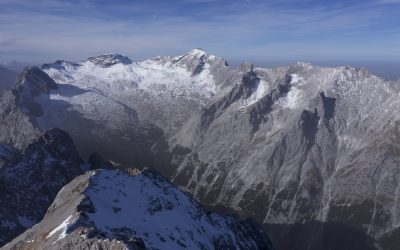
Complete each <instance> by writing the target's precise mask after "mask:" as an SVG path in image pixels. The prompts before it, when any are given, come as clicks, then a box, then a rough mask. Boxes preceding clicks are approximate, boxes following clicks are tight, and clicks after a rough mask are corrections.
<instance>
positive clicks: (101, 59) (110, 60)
mask: <svg viewBox="0 0 400 250" xmlns="http://www.w3.org/2000/svg"><path fill="white" fill-rule="evenodd" d="M87 61H90V62H92V63H94V64H96V65H99V66H102V67H109V66H112V65H115V64H119V63H121V64H131V63H132V60H131V59H129V57H127V56H125V55H120V54H115V53H113V54H104V55H100V56H96V57H89V58H88V59H87Z"/></svg>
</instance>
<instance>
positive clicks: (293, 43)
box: [0, 0, 400, 62]
mask: <svg viewBox="0 0 400 250" xmlns="http://www.w3.org/2000/svg"><path fill="white" fill-rule="evenodd" d="M399 12H400V0H366V1H356V0H346V1H345V0H339V1H331V0H329V1H323V2H321V1H317V0H296V1H294V0H280V1H278V0H272V1H268V2H266V1H262V0H243V1H224V0H175V1H161V0H155V1H128V0H117V1H112V2H110V1H104V0H98V1H93V0H69V1H61V0H41V1H30V0H1V1H0V33H1V34H2V35H1V37H0V62H1V61H11V60H17V61H23V62H25V61H26V62H38V61H40V62H42V61H44V62H51V61H54V60H56V59H64V60H71V61H77V60H81V59H84V58H87V57H89V56H93V55H98V54H103V53H108V52H118V53H122V54H126V55H129V56H130V57H132V59H134V60H141V59H145V58H151V57H155V56H158V55H179V54H181V53H182V52H183V51H188V50H190V49H193V48H197V47H201V48H204V49H205V50H206V51H207V52H209V53H210V54H216V55H219V56H223V57H225V58H228V59H229V60H230V61H238V60H251V61H265V60H268V61H273V62H278V61H297V60H301V61H311V62H313V61H348V60H350V59H351V61H357V62H363V61H396V60H397V61H399V60H400V19H399V18H398V16H399Z"/></svg>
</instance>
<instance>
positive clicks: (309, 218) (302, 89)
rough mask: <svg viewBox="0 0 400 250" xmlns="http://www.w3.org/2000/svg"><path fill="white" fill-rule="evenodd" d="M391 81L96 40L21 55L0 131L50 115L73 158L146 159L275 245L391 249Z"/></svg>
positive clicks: (395, 232)
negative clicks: (151, 52) (29, 61)
mask: <svg viewBox="0 0 400 250" xmlns="http://www.w3.org/2000/svg"><path fill="white" fill-rule="evenodd" d="M399 93H400V92H399V85H398V83H395V82H389V81H385V80H384V79H382V78H379V77H376V76H374V75H372V74H370V73H369V72H368V71H366V70H365V69H358V68H351V67H338V68H326V67H319V66H313V65H310V64H307V63H296V64H293V65H289V66H287V67H280V68H273V69H267V68H261V67H257V66H255V65H252V64H251V63H244V64H242V65H240V66H239V67H230V66H229V65H228V63H227V62H226V61H225V60H224V59H223V58H220V57H217V56H215V55H209V54H207V53H206V52H205V51H203V50H201V49H195V50H192V51H190V52H188V53H186V54H184V55H181V56H168V57H157V58H154V59H149V60H145V61H140V62H134V61H132V60H131V59H129V58H128V57H126V56H123V55H118V54H107V55H101V56H97V57H91V58H88V59H87V60H84V61H81V62H68V61H61V60H60V61H56V62H54V63H48V64H44V65H43V66H42V68H41V69H39V68H36V67H32V68H27V69H25V70H24V72H22V73H21V74H20V75H19V77H18V79H17V81H16V82H15V84H14V86H13V88H12V89H10V90H8V91H6V92H5V93H4V94H3V96H2V97H1V98H0V113H1V116H0V121H1V122H0V142H2V143H4V144H7V145H8V146H7V147H10V146H12V147H13V148H15V150H19V151H24V150H26V148H28V147H29V146H28V145H30V144H31V143H32V142H33V141H35V140H37V138H39V137H40V135H41V134H42V133H43V132H44V131H46V130H48V129H51V128H59V129H62V130H64V131H66V132H67V133H68V134H69V135H70V136H71V138H72V139H73V141H74V142H75V144H76V147H77V151H78V152H79V153H80V155H81V156H82V158H83V161H87V160H88V159H89V158H90V155H91V154H92V153H93V152H97V153H98V154H99V155H101V156H102V157H104V159H105V160H106V161H110V162H111V163H112V165H113V166H116V167H118V168H120V169H125V168H132V167H137V168H141V169H143V168H144V167H151V168H153V169H155V170H156V171H158V172H159V173H161V174H162V175H163V176H164V177H165V178H166V179H168V180H169V181H171V182H172V183H173V184H174V185H176V186H178V187H179V188H180V189H181V190H183V191H184V192H186V193H188V194H190V196H191V197H192V198H193V199H195V200H198V201H199V202H200V203H201V204H202V205H203V206H205V207H206V208H207V209H211V210H214V211H218V212H220V213H225V214H226V213H235V214H238V215H239V216H240V217H242V218H251V219H254V220H256V221H257V222H258V223H259V224H261V225H262V227H263V229H264V230H265V232H267V234H268V235H269V237H270V238H271V241H272V244H273V245H274V246H275V248H276V249H396V247H397V246H398V244H399V243H400V242H399V237H398V236H399V233H400V229H399V226H400V224H399V218H400V214H399V211H400V210H399V209H398V207H399V205H400V203H399V200H398V198H397V197H398V190H399V181H400V180H399V178H400V172H399V171H398V168H397V166H398V165H399V158H398V155H399V153H400V148H399V145H400V144H399V143H400V131H399V122H400V114H399V110H400V109H399V108H400V99H399ZM92 173H95V175H96V174H98V175H99V176H100V177H101V176H103V175H107V174H106V173H108V172H107V171H105V172H102V171H100V172H92ZM116 173H118V174H115V175H116V176H119V175H120V173H119V172H116ZM145 173H146V171H145ZM84 176H86V178H90V177H88V174H86V175H84ZM100 177H99V178H100ZM82 178H83V179H82V180H81V181H82V183H86V182H87V180H84V177H82ZM118 178H119V177H118ZM76 185H78V184H76ZM82 185H84V184H82ZM99 185H101V184H99ZM89 186H90V185H89ZM82 192H84V191H82ZM59 195H62V193H59ZM79 195H80V194H79V192H78V193H77V194H76V196H79ZM74 199H76V200H74V202H78V200H79V199H78V198H76V197H74ZM93 199H95V198H93ZM53 205H54V204H53ZM72 209H73V208H72ZM64 215H66V216H69V215H70V211H65V213H64V212H63V216H64ZM50 216H51V215H48V217H49V218H50ZM64 217H65V216H64ZM89 217H90V216H89ZM46 218H47V217H45V219H44V221H43V222H42V223H40V224H38V226H37V229H36V231H35V233H33V234H31V233H30V234H29V235H36V236H35V237H39V236H40V235H41V234H42V233H44V232H45V231H43V229H42V228H45V227H46V226H44V225H45V224H48V223H53V222H52V221H53V219H51V218H50V219H49V220H48V222H46ZM74 218H75V217H74ZM76 218H78V219H79V218H80V217H79V216H78V215H77V217H76ZM64 219H66V218H64ZM68 221H69V220H68ZM57 223H58V221H57ZM60 223H61V222H60ZM94 223H95V224H96V222H94ZM42 224H43V225H42ZM94 230H95V231H96V230H97V229H94ZM36 232H37V233H36ZM71 232H72V231H71ZM106 234H107V233H106ZM27 237H28V236H23V238H24V239H28V238H27ZM29 237H30V236H29ZM32 239H33V238H32ZM32 239H31V238H29V240H32ZM46 242H48V241H44V243H43V244H48V243H46ZM110 242H111V241H110ZM60 244H70V243H60ZM107 244H114V243H107ZM121 244H122V243H121ZM123 244H128V243H126V242H125V243H123ZM60 246H61V245H60Z"/></svg>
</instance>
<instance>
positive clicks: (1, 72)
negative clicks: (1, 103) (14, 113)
mask: <svg viewBox="0 0 400 250" xmlns="http://www.w3.org/2000/svg"><path fill="white" fill-rule="evenodd" d="M16 77H17V73H16V72H14V71H11V70H9V69H7V68H5V67H3V66H0V93H2V92H3V91H4V90H5V89H6V88H8V87H10V86H11V85H12V84H13V82H14V80H15V78H16Z"/></svg>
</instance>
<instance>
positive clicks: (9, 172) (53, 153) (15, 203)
mask: <svg viewBox="0 0 400 250" xmlns="http://www.w3.org/2000/svg"><path fill="white" fill-rule="evenodd" d="M0 159H2V161H3V164H2V165H1V166H0V204H1V208H0V246H1V245H4V244H5V243H7V242H9V241H10V240H12V239H13V238H15V237H16V236H18V235H19V234H21V233H22V232H23V231H25V230H26V229H27V228H30V227H31V226H33V225H34V224H36V223H37V222H39V221H40V220H41V219H42V218H43V216H44V215H45V213H46V210H47V208H48V207H49V205H50V204H51V203H52V202H53V200H54V198H55V197H56V195H57V193H58V191H59V190H60V189H61V188H62V187H63V186H64V185H65V184H67V183H68V182H70V181H71V180H72V179H73V178H75V177H76V176H78V175H80V174H82V173H83V167H84V166H83V162H82V160H81V158H80V157H79V154H78V152H77V151H76V149H75V146H74V144H73V143H72V140H71V138H70V137H69V136H68V134H66V133H65V132H63V131H61V130H58V129H52V130H49V131H46V132H45V133H44V134H43V135H42V136H41V137H40V138H39V139H38V140H37V141H35V142H33V143H32V144H30V145H29V146H28V147H27V148H26V150H25V151H24V152H22V153H20V152H19V151H18V150H16V149H14V148H12V147H10V146H6V145H1V146H0Z"/></svg>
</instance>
